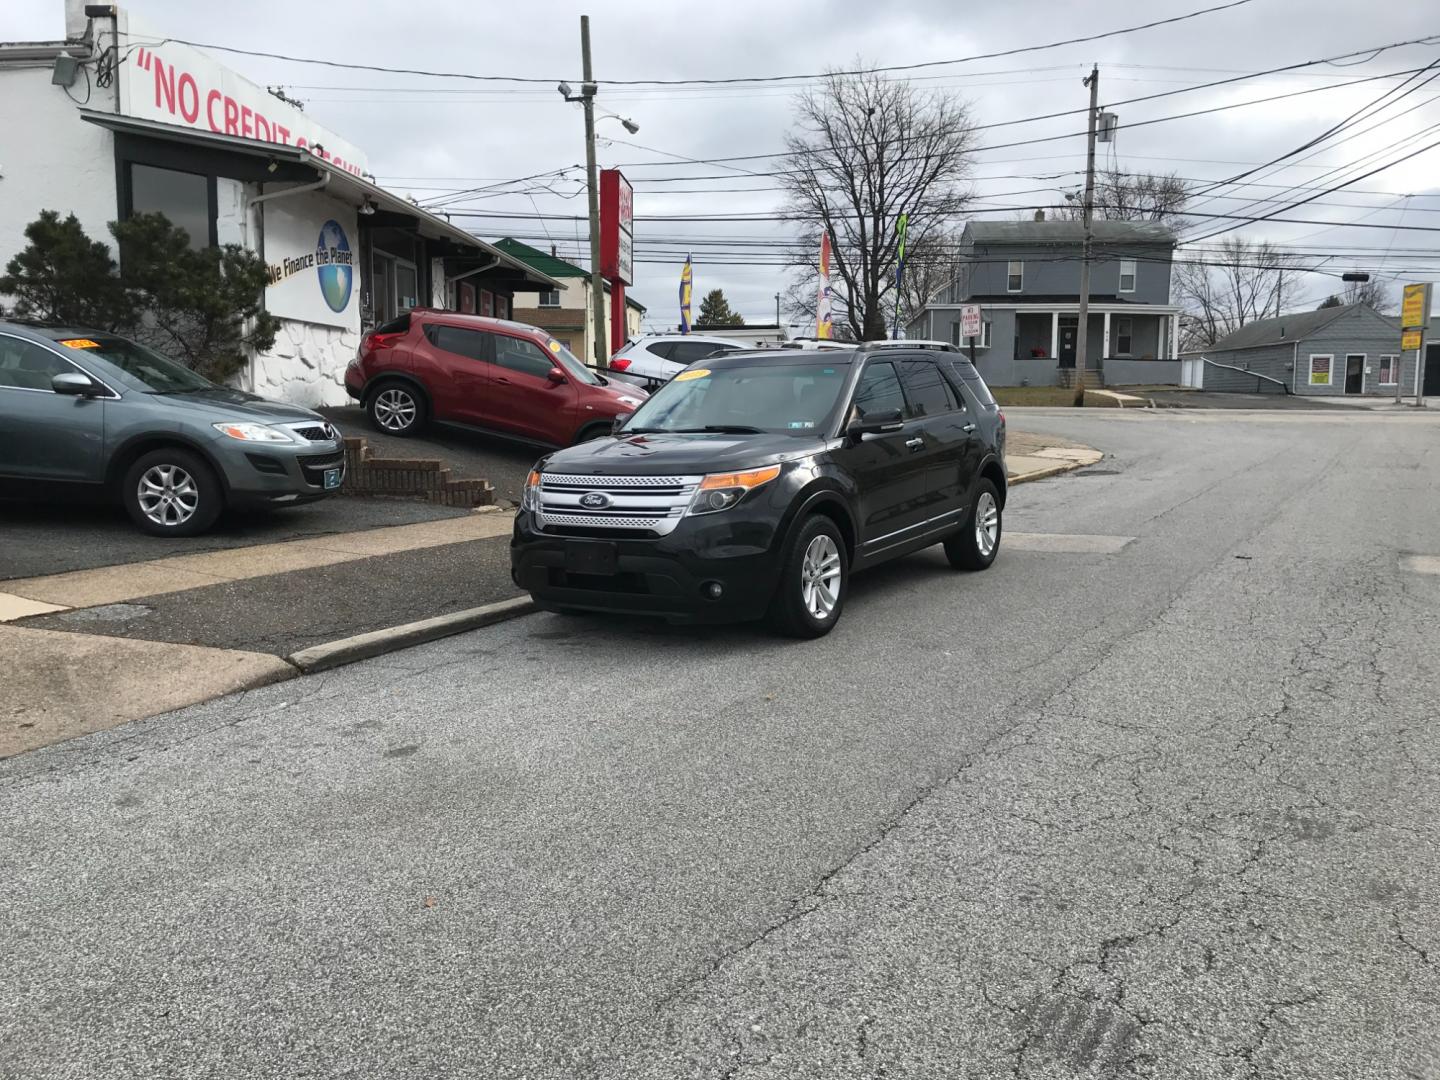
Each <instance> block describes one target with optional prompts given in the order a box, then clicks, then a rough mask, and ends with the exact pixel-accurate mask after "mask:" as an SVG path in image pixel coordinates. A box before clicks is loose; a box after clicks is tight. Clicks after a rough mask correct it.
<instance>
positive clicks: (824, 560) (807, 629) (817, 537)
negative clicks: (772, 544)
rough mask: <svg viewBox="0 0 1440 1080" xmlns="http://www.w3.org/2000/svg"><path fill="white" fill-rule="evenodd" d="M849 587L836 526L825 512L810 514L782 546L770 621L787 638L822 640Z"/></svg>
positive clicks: (843, 550) (830, 627) (839, 536)
mask: <svg viewBox="0 0 1440 1080" xmlns="http://www.w3.org/2000/svg"><path fill="white" fill-rule="evenodd" d="M849 586H850V567H849V565H848V563H847V560H846V555H845V540H844V538H843V537H842V536H841V535H840V530H839V528H838V527H837V526H836V525H835V522H834V521H832V520H831V519H830V518H828V517H826V516H825V515H824V514H812V515H811V516H810V517H808V518H806V519H805V521H804V522H803V523H802V524H801V525H800V527H799V528H798V529H796V530H795V532H794V534H793V535H792V536H791V537H790V540H789V542H788V543H787V544H786V547H785V557H784V559H783V560H781V566H780V585H779V591H778V592H777V593H776V594H775V599H774V601H773V602H772V604H771V607H770V621H771V623H772V624H773V625H774V627H775V629H777V630H779V631H780V632H781V633H782V634H786V635H788V636H789V637H796V638H818V637H824V636H825V635H826V634H828V633H829V632H830V631H831V630H832V629H834V627H835V624H836V623H837V622H839V621H840V612H841V611H842V610H843V608H844V607H845V594H846V593H847V591H848V590H849Z"/></svg>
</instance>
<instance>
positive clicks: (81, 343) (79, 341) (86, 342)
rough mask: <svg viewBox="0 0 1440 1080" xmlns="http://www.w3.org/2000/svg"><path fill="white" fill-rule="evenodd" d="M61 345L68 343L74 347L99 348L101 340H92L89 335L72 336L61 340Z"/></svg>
mask: <svg viewBox="0 0 1440 1080" xmlns="http://www.w3.org/2000/svg"><path fill="white" fill-rule="evenodd" d="M60 344H61V345H68V346H69V347H70V348H72V349H98V348H100V342H98V341H91V340H90V339H89V338H88V337H72V338H69V339H67V340H65V341H62V342H60Z"/></svg>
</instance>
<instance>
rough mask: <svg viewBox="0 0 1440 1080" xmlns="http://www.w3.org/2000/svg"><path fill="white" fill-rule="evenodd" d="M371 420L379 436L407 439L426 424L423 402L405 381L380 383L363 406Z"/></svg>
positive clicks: (418, 394) (418, 432) (417, 392)
mask: <svg viewBox="0 0 1440 1080" xmlns="http://www.w3.org/2000/svg"><path fill="white" fill-rule="evenodd" d="M365 411H366V412H367V413H369V414H370V423H371V424H372V425H373V426H374V428H375V430H376V431H378V432H380V433H381V434H382V435H396V436H399V437H400V438H402V439H404V438H408V437H409V436H411V435H418V434H420V432H421V431H422V430H423V429H424V427H425V419H426V415H425V401H424V399H423V398H422V397H421V396H420V392H419V391H418V390H416V389H415V388H414V387H413V386H411V385H409V384H408V383H403V382H386V383H381V384H380V385H379V386H377V387H376V388H375V391H374V392H373V393H372V394H371V395H370V400H369V401H368V402H367V403H366V405H365Z"/></svg>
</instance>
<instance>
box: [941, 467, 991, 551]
mask: <svg viewBox="0 0 1440 1080" xmlns="http://www.w3.org/2000/svg"><path fill="white" fill-rule="evenodd" d="M1000 535H1001V510H1000V493H999V492H998V491H996V490H995V485H994V484H993V483H992V482H991V481H989V480H987V479H985V478H984V477H983V476H982V477H981V478H980V479H979V480H978V481H977V482H976V484H975V501H974V503H972V504H971V506H970V513H968V514H967V515H965V524H964V525H962V526H961V527H960V531H959V532H958V533H956V534H955V535H954V536H952V537H950V539H949V540H946V541H945V557H946V558H947V559H949V560H950V565H951V566H953V567H954V568H955V569H956V570H985V569H987V568H988V567H989V566H990V564H991V563H993V562H994V561H995V556H996V555H998V554H999V553H1000Z"/></svg>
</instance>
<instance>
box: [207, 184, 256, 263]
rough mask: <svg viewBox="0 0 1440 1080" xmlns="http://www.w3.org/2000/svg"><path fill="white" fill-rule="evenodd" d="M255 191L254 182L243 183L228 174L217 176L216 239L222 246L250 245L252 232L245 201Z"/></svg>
mask: <svg viewBox="0 0 1440 1080" xmlns="http://www.w3.org/2000/svg"><path fill="white" fill-rule="evenodd" d="M254 193H255V189H254V185H253V184H243V183H241V182H240V181H239V180H231V179H230V178H229V177H228V176H219V177H216V178H215V239H216V241H218V242H219V244H220V245H221V246H222V247H223V246H224V245H226V244H239V245H240V246H241V247H248V246H249V240H250V235H251V233H250V222H249V220H248V219H247V215H246V211H245V201H246V199H247V198H248V197H249V196H250V195H253V194H254Z"/></svg>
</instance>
